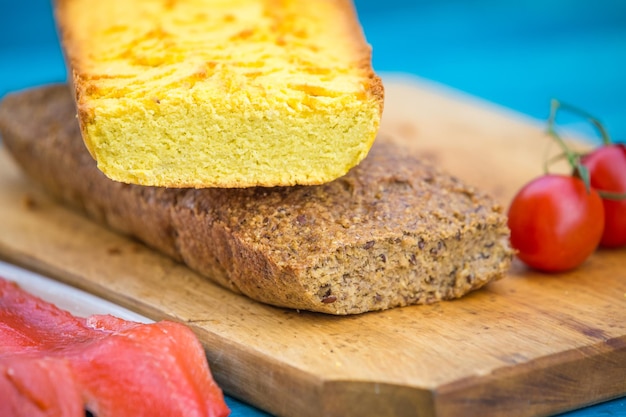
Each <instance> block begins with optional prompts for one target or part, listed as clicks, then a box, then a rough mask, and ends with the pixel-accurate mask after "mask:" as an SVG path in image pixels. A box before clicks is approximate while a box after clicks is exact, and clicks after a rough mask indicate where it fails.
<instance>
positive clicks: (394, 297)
mask: <svg viewBox="0 0 626 417" xmlns="http://www.w3.org/2000/svg"><path fill="white" fill-rule="evenodd" d="M0 132H1V134H2V136H3V140H4V142H5V144H6V146H7V148H8V149H9V150H10V152H11V153H12V154H13V156H14V157H15V159H16V160H17V161H18V163H19V164H20V165H21V166H22V167H23V169H24V171H25V172H26V173H27V174H28V175H29V176H30V177H32V178H33V179H34V180H35V181H37V182H39V183H41V184H42V185H43V186H44V187H45V188H46V189H47V190H49V191H50V192H51V193H53V194H54V195H56V196H57V197H59V198H60V199H61V200H63V201H65V202H67V203H70V204H71V205H72V206H74V207H78V208H79V209H81V210H83V211H85V212H86V213H87V214H88V215H89V216H90V217H92V218H93V219H95V220H97V221H99V222H102V223H104V224H107V225H109V226H110V227H112V228H114V229H116V230H118V231H120V232H122V233H126V234H129V235H132V236H135V237H137V238H138V239H140V240H142V241H143V242H145V243H146V244H147V245H149V246H151V247H153V248H155V249H158V250H159V251H161V252H163V253H165V254H167V255H169V256H171V257H173V258H175V259H177V260H179V261H181V262H184V263H186V264H187V265H188V266H189V267H190V268H192V269H194V270H196V271H198V272H199V273H201V274H203V275H205V276H206V277H208V278H210V279H212V280H214V281H215V282H217V283H219V284H221V285H223V286H225V287H228V288H230V289H232V290H234V291H239V292H241V293H243V294H245V295H247V296H249V297H251V298H253V299H256V300H258V301H261V302H264V303H269V304H273V305H276V306H284V307H290V308H294V309H302V310H311V311H318V312H324V313H330V314H340V315H343V314H353V313H362V312H366V311H372V310H382V309H388V308H392V307H397V306H405V305H410V304H420V303H431V302H435V301H438V300H444V299H453V298H457V297H461V296H463V295H464V294H467V293H468V292H469V291H472V290H475V289H477V288H480V287H482V286H483V285H485V284H486V283H488V282H490V281H492V280H494V279H498V278H500V277H502V276H503V274H504V273H505V271H506V270H507V268H508V266H509V264H510V260H511V257H512V251H511V249H510V247H509V243H508V236H509V231H508V229H507V227H506V219H505V216H504V215H503V214H502V210H501V208H500V207H499V206H498V205H497V204H495V203H494V201H493V200H492V199H491V198H489V197H488V196H486V195H485V194H483V193H481V192H480V191H478V190H476V189H475V188H472V187H470V186H467V185H465V184H463V183H462V182H461V181H459V180H458V179H456V178H453V177H451V176H449V175H446V174H444V173H442V172H440V171H438V170H437V169H436V168H435V167H433V166H431V165H429V164H426V163H424V162H422V161H420V160H418V159H416V158H414V157H412V156H408V155H407V152H406V151H404V150H403V149H402V148H397V147H396V146H397V145H392V144H391V143H390V142H387V141H385V140H384V138H382V137H381V138H379V139H378V140H377V141H376V144H375V145H374V147H373V148H372V151H371V153H370V155H369V156H368V157H367V158H366V159H365V160H364V161H363V163H361V164H360V165H359V166H358V167H356V168H355V169H353V170H351V171H350V172H349V173H348V174H347V175H346V176H344V177H342V178H340V179H338V180H335V181H333V182H331V183H328V184H324V185H319V186H295V187H274V188H260V187H258V188H247V189H200V190H198V189H166V188H154V187H145V186H137V185H127V184H123V183H119V182H114V181H111V180H109V179H108V178H106V177H105V176H104V175H103V174H102V173H101V172H100V171H98V170H97V169H96V166H95V163H94V161H93V159H92V158H91V157H90V156H89V153H88V152H87V150H86V149H85V147H84V144H83V142H82V140H81V138H80V131H79V127H78V124H77V122H76V119H75V108H74V103H73V101H72V97H71V94H70V92H69V90H68V89H67V87H65V86H52V87H46V88H42V89H36V90H32V91H28V92H24V93H19V94H15V95H11V96H7V97H6V98H5V99H4V100H3V102H2V103H1V104H0ZM173 279H175V278H173Z"/></svg>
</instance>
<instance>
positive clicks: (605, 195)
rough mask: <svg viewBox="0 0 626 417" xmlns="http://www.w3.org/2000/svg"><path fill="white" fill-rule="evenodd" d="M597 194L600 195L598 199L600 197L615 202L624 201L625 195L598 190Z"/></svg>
mask: <svg viewBox="0 0 626 417" xmlns="http://www.w3.org/2000/svg"><path fill="white" fill-rule="evenodd" d="M598 194H600V197H602V198H603V199H605V200H615V201H621V200H626V193H616V192H612V191H602V190H598Z"/></svg>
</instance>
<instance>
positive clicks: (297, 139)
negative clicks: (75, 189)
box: [55, 0, 383, 188]
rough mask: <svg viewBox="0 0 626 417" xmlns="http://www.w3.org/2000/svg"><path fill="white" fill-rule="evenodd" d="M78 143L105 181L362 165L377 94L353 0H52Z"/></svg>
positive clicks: (310, 172) (235, 180)
mask: <svg viewBox="0 0 626 417" xmlns="http://www.w3.org/2000/svg"><path fill="white" fill-rule="evenodd" d="M55 15H56V20H57V26H58V29H59V33H60V38H61V44H62V47H63V50H64V53H65V56H66V61H67V64H68V69H69V71H70V73H71V81H72V82H73V86H74V88H75V96H76V97H75V99H76V103H77V109H78V120H79V122H80V126H81V131H82V136H83V139H84V141H85V144H86V145H87V147H88V149H89V151H90V153H91V155H92V156H93V157H94V158H95V159H96V161H97V163H98V167H99V169H100V170H101V171H102V172H104V173H105V174H106V175H107V176H108V177H109V178H112V179H114V180H118V181H122V182H126V183H135V184H142V185H154V186H167V187H199V188H204V187H248V186H257V185H262V186H277V185H294V184H321V183H326V182H328V181H331V180H333V179H335V178H337V177H339V176H341V175H343V174H345V173H346V172H347V171H348V170H349V169H351V168H352V167H354V166H355V165H357V164H358V163H359V162H360V161H361V160H362V159H363V158H364V157H365V156H366V155H367V153H368V151H369V149H370V147H371V146H372V143H373V141H374V138H375V136H376V132H377V130H378V127H379V123H380V117H381V114H382V107H383V86H382V83H381V80H380V79H379V77H377V76H376V75H375V73H374V72H373V70H372V67H371V50H370V47H369V46H368V45H367V44H366V41H365V38H364V36H363V33H362V30H361V27H360V25H359V22H358V20H357V16H356V13H355V10H354V7H353V5H352V3H351V1H350V0H316V1H310V0H286V1H276V0H186V1H175V0H135V1H128V0H106V1H90V0H56V8H55Z"/></svg>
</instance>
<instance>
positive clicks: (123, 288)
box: [0, 78, 626, 417]
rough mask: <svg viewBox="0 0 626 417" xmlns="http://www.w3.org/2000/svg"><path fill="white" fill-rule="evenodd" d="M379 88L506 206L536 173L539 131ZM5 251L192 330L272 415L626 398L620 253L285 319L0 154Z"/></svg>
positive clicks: (223, 379)
mask: <svg viewBox="0 0 626 417" xmlns="http://www.w3.org/2000/svg"><path fill="white" fill-rule="evenodd" d="M386 91H387V97H386V107H385V116H384V120H383V125H382V128H381V133H380V134H381V135H386V136H388V137H391V138H393V139H394V140H397V141H398V142H401V143H402V144H404V145H405V146H406V147H407V151H408V152H415V153H418V154H420V155H421V156H422V157H424V158H429V159H433V160H435V161H437V162H438V163H440V164H441V165H442V166H444V167H445V168H446V169H447V170H448V171H450V172H452V173H453V174H455V175H457V176H459V177H461V178H462V179H463V180H465V181H466V182H469V183H473V184H475V185H478V186H480V187H482V188H484V189H486V190H488V191H490V192H492V193H493V194H494V195H495V196H496V197H497V198H498V199H499V200H500V201H501V202H502V204H503V205H505V206H506V205H507V204H508V202H509V201H510V199H511V198H512V196H513V194H514V193H515V191H516V190H517V189H518V188H519V187H520V186H521V185H522V184H523V183H525V182H526V181H527V180H529V179H530V178H532V177H533V176H535V175H538V174H540V172H541V166H542V163H541V162H542V158H543V155H544V150H545V149H546V146H547V144H548V141H549V140H548V139H547V138H546V137H545V136H544V134H543V133H542V127H543V126H542V125H540V124H538V123H536V122H533V121H531V120H525V119H524V118H522V117H521V116H520V115H518V114H514V113H511V112H507V111H505V110H503V109H501V108H498V107H495V106H493V105H490V104H487V103H484V102H481V101H478V100H476V99H472V98H469V97H465V96H461V95H459V94H456V93H453V92H450V91H446V90H444V89H442V88H440V87H436V86H432V85H429V84H426V83H424V82H423V81H419V80H414V79H400V78H393V79H391V78H389V79H387V80H386ZM546 106H547V103H546ZM0 257H2V258H4V259H6V260H8V261H11V262H14V263H16V264H20V265H23V266H26V267H28V268H30V269H33V270H35V271H38V272H43V273H45V274H46V275H49V276H52V277H54V278H56V279H59V280H61V281H64V282H66V283H69V284H71V285H74V286H76V287H79V288H82V289H85V290H87V291H89V292H92V293H94V294H97V295H99V296H101V297H103V298H106V299H109V300H111V301H114V302H116V303H118V304H120V305H122V306H125V307H128V308H130V309H132V310H135V311H137V312H139V313H141V314H144V315H146V316H148V317H151V318H153V319H157V320H158V319H165V318H167V319H174V320H178V321H182V322H185V323H187V324H188V325H189V326H191V328H192V329H193V330H194V331H195V332H196V333H197V335H198V336H199V338H200V339H201V340H202V342H203V343H204V345H205V346H206V349H207V355H208V358H209V361H210V364H211V367H212V370H213V372H214V375H215V378H216V379H217V381H218V382H219V383H220V385H221V386H222V387H223V389H224V390H225V391H226V392H227V393H229V394H230V395H232V396H235V397H238V398H240V399H243V400H244V401H247V402H249V403H252V404H254V405H256V406H258V407H260V408H261V409H264V410H267V411H269V412H270V413H272V414H276V415H278V416H284V417H307V416H311V417H313V416H315V417H318V416H336V417H349V416H358V417H367V416H376V417H379V416H420V417H434V416H437V417H456V416H487V415H489V416H507V417H511V416H540V415H548V414H552V413H556V412H560V411H565V410H568V409H573V408H578V407H581V406H584V405H587V404H591V403H595V402H599V401H602V400H607V399H610V398H615V397H619V396H621V395H624V394H625V393H626V250H624V249H621V250H615V251H601V252H598V253H597V254H595V255H594V256H593V257H592V258H591V259H590V260H589V261H588V262H587V263H586V264H585V265H584V266H582V267H581V268H580V269H578V270H577V271H575V272H572V273H568V274H563V275H554V276H546V275H541V274H538V273H533V272H530V271H528V270H527V269H525V268H524V267H523V266H522V265H521V264H519V263H515V264H514V266H513V268H512V269H511V271H510V274H509V276H508V277H507V278H506V279H504V280H501V281H499V282H496V283H493V284H490V285H489V286H487V287H486V288H485V289H483V290H481V291H478V292H475V293H473V294H471V295H469V296H467V297H465V298H463V299H461V300H457V301H453V302H442V303H439V304H435V305H430V306H415V307H409V308H400V309H395V310H390V311H385V312H378V313H368V314H364V315H359V316H351V317H334V316H325V315H321V314H314V313H307V312H297V311H288V310H284V309H279V308H274V307H270V306H265V305H261V304H259V303H256V302H254V301H251V300H248V299H246V298H244V297H243V296H240V295H235V294H232V293H230V292H228V291H226V290H224V289H222V288H219V287H217V286H215V285H213V284H211V283H210V282H208V281H207V280H205V279H202V278H201V277H199V276H198V275H196V274H195V273H193V272H191V271H190V270H188V269H186V268H185V267H183V266H181V265H178V264H176V263H174V262H172V261H170V260H169V259H167V258H164V257H162V256H160V255H158V254H156V253H154V252H152V251H151V250H149V249H147V248H145V247H144V246H142V245H141V244H139V243H137V242H135V241H133V240H129V239H127V238H125V237H122V236H119V235H116V234H114V233H111V232H109V231H107V230H105V229H103V228H102V227H100V226H98V225H96V224H94V223H92V222H90V221H89V220H86V219H85V218H83V217H82V216H80V215H78V214H76V213H74V212H72V211H70V210H68V209H66V208H64V207H61V206H59V205H57V204H56V203H54V202H53V201H51V200H50V199H49V198H48V197H47V196H46V195H45V194H43V193H42V192H41V191H40V190H38V188H37V187H35V186H34V185H33V184H31V183H30V182H29V181H28V180H27V179H26V178H25V177H24V176H23V175H22V174H21V173H20V172H19V170H18V169H17V168H16V166H15V165H14V164H13V162H12V161H11V160H10V158H9V157H8V154H7V152H6V150H5V149H0Z"/></svg>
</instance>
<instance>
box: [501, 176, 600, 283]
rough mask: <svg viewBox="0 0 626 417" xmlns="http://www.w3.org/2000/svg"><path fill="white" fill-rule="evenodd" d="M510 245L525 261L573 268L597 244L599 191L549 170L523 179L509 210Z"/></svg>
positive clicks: (550, 267) (551, 267)
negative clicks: (541, 174) (530, 179)
mask: <svg viewBox="0 0 626 417" xmlns="http://www.w3.org/2000/svg"><path fill="white" fill-rule="evenodd" d="M508 216H509V220H508V225H509V228H510V229H511V245H512V246H513V247H514V248H515V249H516V250H518V257H519V258H520V259H521V260H522V261H523V262H524V263H526V264H527V265H528V266H530V267H532V268H535V269H538V270H541V271H545V272H562V271H567V270H570V269H573V268H575V267H577V266H578V265H580V264H581V263H583V262H584V261H585V259H587V258H588V257H589V255H591V253H593V252H594V251H595V250H596V248H597V247H598V243H599V242H600V238H601V237H602V231H603V229H604V209H603V207H602V199H601V198H600V196H599V195H598V193H597V191H595V190H593V189H591V190H589V191H587V189H586V187H585V184H584V182H583V181H582V180H581V179H579V178H576V177H572V176H566V175H554V174H547V175H544V176H541V177H538V178H536V179H535V180H533V181H531V182H530V183H528V184H526V185H525V186H524V187H523V188H522V189H521V190H520V191H519V192H518V193H517V195H516V196H515V197H514V198H513V201H512V203H511V206H510V208H509V212H508Z"/></svg>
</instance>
